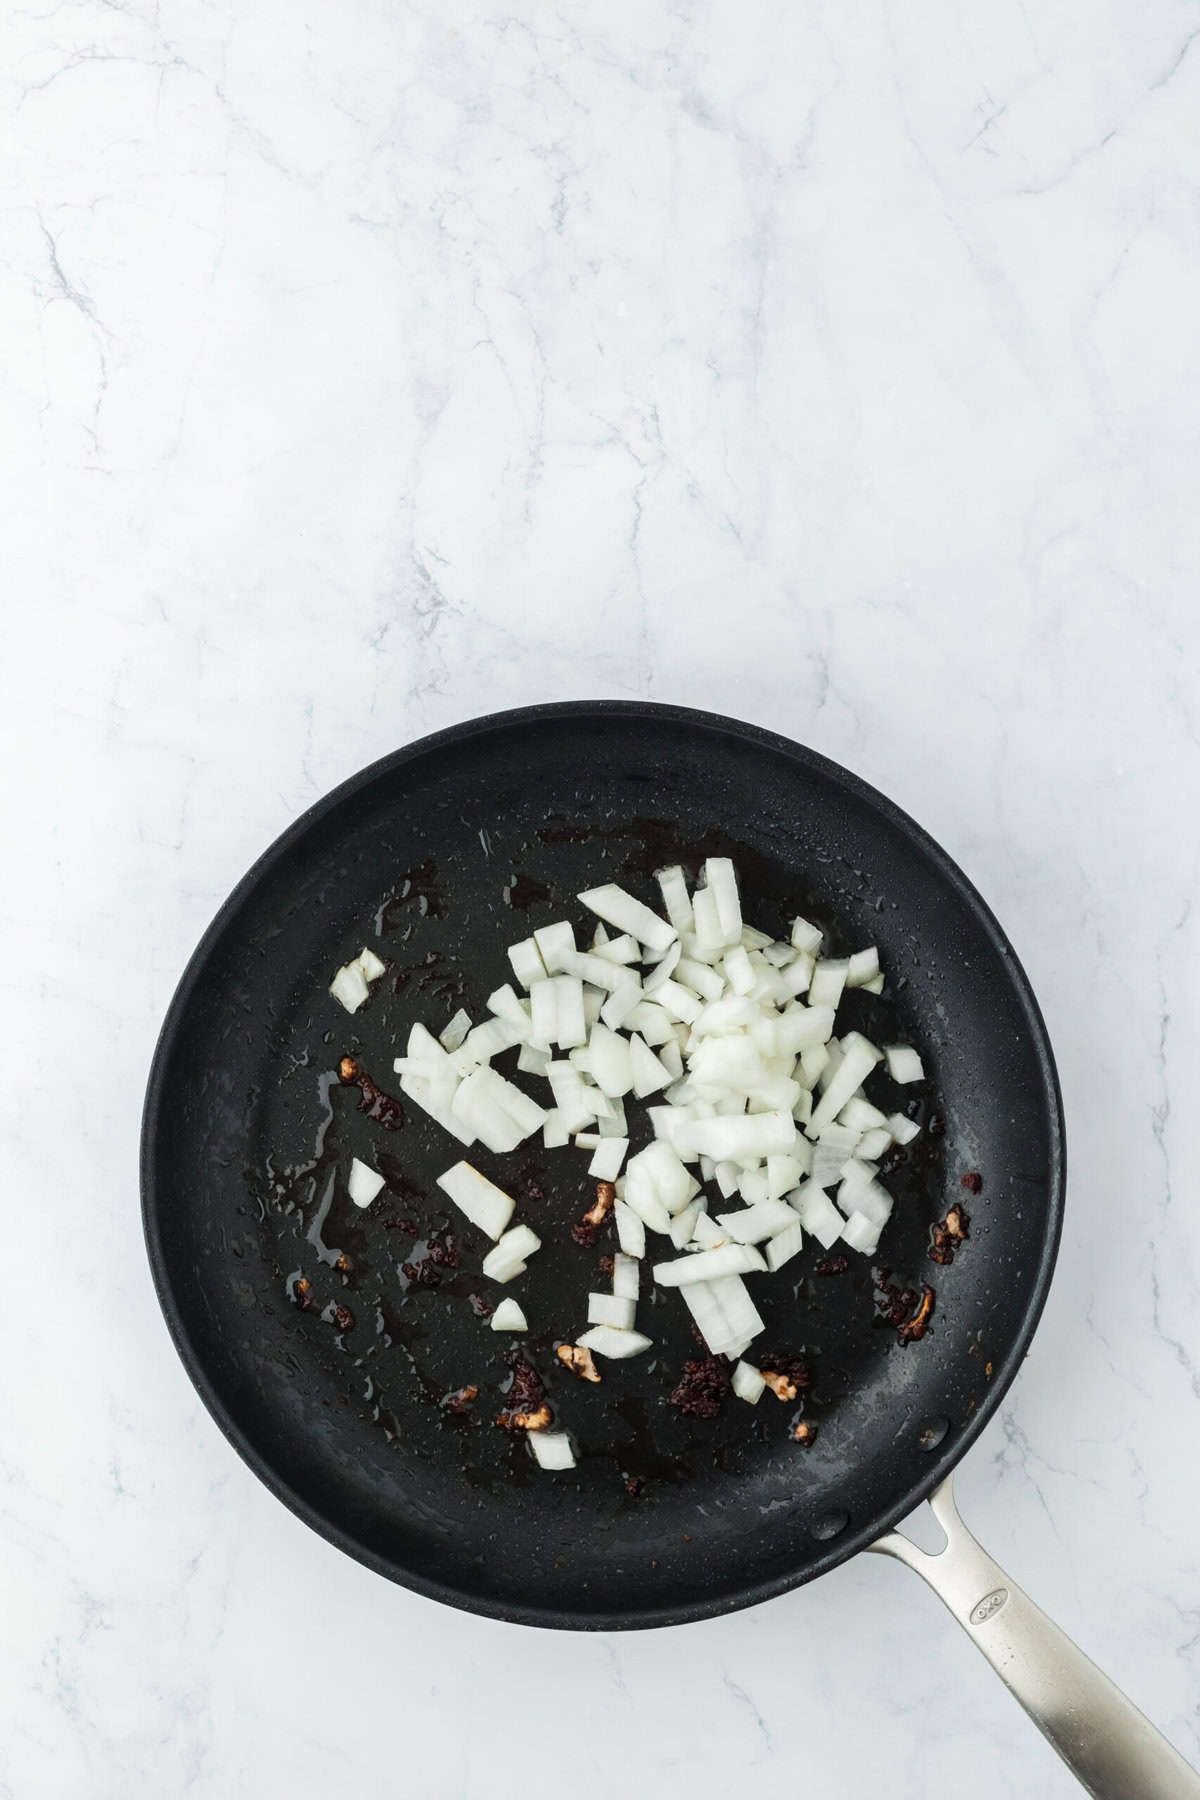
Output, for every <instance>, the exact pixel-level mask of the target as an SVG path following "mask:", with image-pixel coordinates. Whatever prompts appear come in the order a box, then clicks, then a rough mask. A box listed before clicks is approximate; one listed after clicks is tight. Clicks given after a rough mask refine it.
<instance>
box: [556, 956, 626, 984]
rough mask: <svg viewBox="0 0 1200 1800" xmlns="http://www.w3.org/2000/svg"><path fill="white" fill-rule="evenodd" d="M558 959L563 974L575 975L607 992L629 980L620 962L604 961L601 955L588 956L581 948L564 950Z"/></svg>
mask: <svg viewBox="0 0 1200 1800" xmlns="http://www.w3.org/2000/svg"><path fill="white" fill-rule="evenodd" d="M558 960H559V963H560V965H561V972H562V973H563V974H564V975H575V976H577V977H578V979H579V980H580V981H587V982H590V983H591V985H592V987H598V988H603V989H604V991H605V993H607V994H611V993H615V992H616V990H617V989H618V988H619V987H624V985H625V983H626V982H627V981H628V980H629V971H628V969H625V968H623V967H622V966H621V964H620V963H615V962H610V961H606V960H605V958H604V957H602V956H590V955H588V954H587V952H586V951H583V950H564V951H563V952H562V953H561V955H560V957H559V959H558Z"/></svg>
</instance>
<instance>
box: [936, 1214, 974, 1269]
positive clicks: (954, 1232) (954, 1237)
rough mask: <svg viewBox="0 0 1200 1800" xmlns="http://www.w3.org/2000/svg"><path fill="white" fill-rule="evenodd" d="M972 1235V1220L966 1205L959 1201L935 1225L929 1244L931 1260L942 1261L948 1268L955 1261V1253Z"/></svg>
mask: <svg viewBox="0 0 1200 1800" xmlns="http://www.w3.org/2000/svg"><path fill="white" fill-rule="evenodd" d="M970 1235H971V1220H970V1216H969V1214H968V1212H967V1209H966V1207H965V1206H960V1205H958V1204H957V1203H956V1204H955V1205H954V1206H952V1207H951V1208H950V1211H949V1212H948V1213H947V1214H946V1216H945V1218H944V1219H943V1220H941V1222H940V1223H939V1224H937V1225H935V1226H934V1228H933V1234H932V1237H931V1240H930V1245H929V1257H930V1261H931V1262H935V1263H941V1264H942V1265H943V1267H946V1268H948V1267H949V1266H950V1264H951V1263H952V1262H953V1261H954V1253H955V1251H956V1250H958V1249H960V1248H961V1246H962V1244H963V1242H964V1240H965V1239H966V1238H969V1237H970Z"/></svg>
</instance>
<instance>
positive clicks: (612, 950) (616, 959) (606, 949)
mask: <svg viewBox="0 0 1200 1800" xmlns="http://www.w3.org/2000/svg"><path fill="white" fill-rule="evenodd" d="M596 930H597V932H601V931H603V930H604V927H603V925H601V924H600V923H599V922H597V925H596ZM592 955H593V956H599V957H601V958H602V959H603V960H604V961H605V962H612V963H626V964H628V963H635V962H641V960H642V947H641V945H640V944H639V943H638V941H637V939H636V938H635V937H630V935H629V933H628V932H627V931H626V932H623V933H622V934H621V936H620V937H615V938H609V939H607V940H605V939H604V938H600V939H598V940H597V939H593V940H592Z"/></svg>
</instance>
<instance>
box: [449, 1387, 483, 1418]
mask: <svg viewBox="0 0 1200 1800" xmlns="http://www.w3.org/2000/svg"><path fill="white" fill-rule="evenodd" d="M478 1398H479V1389H478V1388H477V1387H460V1388H455V1389H454V1390H453V1392H452V1393H449V1394H446V1395H444V1396H443V1398H442V1408H443V1410H444V1411H445V1412H451V1413H465V1412H467V1411H469V1409H470V1406H471V1402H472V1401H473V1400H477V1399H478Z"/></svg>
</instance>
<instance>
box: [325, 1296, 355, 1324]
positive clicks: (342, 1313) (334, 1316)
mask: <svg viewBox="0 0 1200 1800" xmlns="http://www.w3.org/2000/svg"><path fill="white" fill-rule="evenodd" d="M322 1317H323V1318H326V1319H328V1321H329V1323H330V1324H331V1325H336V1326H337V1328H338V1330H339V1331H353V1330H354V1314H353V1313H352V1312H351V1311H350V1308H349V1307H348V1306H342V1305H341V1304H340V1302H338V1301H332V1302H331V1303H330V1305H329V1307H328V1309H327V1311H326V1312H325V1313H324V1314H323V1315H322Z"/></svg>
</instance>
